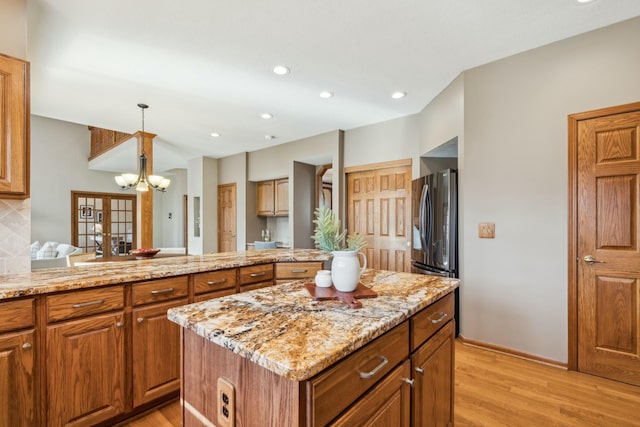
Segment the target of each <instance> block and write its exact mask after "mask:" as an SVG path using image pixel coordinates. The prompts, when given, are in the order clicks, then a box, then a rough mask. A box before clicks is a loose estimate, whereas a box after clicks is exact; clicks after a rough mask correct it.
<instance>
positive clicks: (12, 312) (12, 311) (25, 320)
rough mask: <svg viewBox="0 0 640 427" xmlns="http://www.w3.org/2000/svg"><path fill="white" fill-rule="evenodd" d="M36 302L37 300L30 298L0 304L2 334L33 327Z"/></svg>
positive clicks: (0, 330)
mask: <svg viewBox="0 0 640 427" xmlns="http://www.w3.org/2000/svg"><path fill="white" fill-rule="evenodd" d="M34 302H35V298H29V299H20V300H13V301H12V300H9V301H8V302H3V303H0V332H6V331H13V330H17V329H24V328H30V327H31V326H33V323H34V318H33V314H34V313H35V310H34V306H33V304H34Z"/></svg>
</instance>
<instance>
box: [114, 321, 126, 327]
mask: <svg viewBox="0 0 640 427" xmlns="http://www.w3.org/2000/svg"><path fill="white" fill-rule="evenodd" d="M116 326H117V327H118V328H122V327H123V326H124V322H117V323H116Z"/></svg>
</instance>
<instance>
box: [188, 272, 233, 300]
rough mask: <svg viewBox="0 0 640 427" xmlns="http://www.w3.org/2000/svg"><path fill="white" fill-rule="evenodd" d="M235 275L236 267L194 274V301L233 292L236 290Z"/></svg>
mask: <svg viewBox="0 0 640 427" xmlns="http://www.w3.org/2000/svg"><path fill="white" fill-rule="evenodd" d="M237 276H238V269H237V268H229V269H226V270H218V271H210V272H207V273H196V274H194V275H193V290H194V293H195V297H194V302H200V301H205V300H208V299H212V298H218V297H223V296H226V295H231V294H235V293H236V292H237V289H236V287H237V283H238V280H237Z"/></svg>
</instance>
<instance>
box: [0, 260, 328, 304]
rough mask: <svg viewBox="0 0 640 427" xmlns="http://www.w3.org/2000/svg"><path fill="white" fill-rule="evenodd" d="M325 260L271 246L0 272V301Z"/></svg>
mask: <svg viewBox="0 0 640 427" xmlns="http://www.w3.org/2000/svg"><path fill="white" fill-rule="evenodd" d="M328 259H329V254H328V253H326V252H323V251H320V250H316V249H273V250H262V251H248V252H222V253H215V254H207V255H185V256H175V257H167V258H155V259H153V258H152V259H148V260H131V261H128V262H96V263H95V265H83V266H79V267H59V268H48V269H42V270H36V271H33V272H31V273H23V274H11V275H4V276H3V275H0V300H2V299H6V298H14V297H21V296H28V295H39V294H47V293H51V292H60V291H69V290H75V289H84V288H92V287H98V286H106V285H113V284H118V283H123V282H135V281H142V280H151V279H159V278H166V277H173V276H179V275H185V274H193V273H199V272H208V271H216V270H222V269H227V268H236V267H243V266H249V265H255V264H260V263H270V262H271V263H273V262H289V261H291V262H304V261H326V260H328ZM105 261H106V260H105Z"/></svg>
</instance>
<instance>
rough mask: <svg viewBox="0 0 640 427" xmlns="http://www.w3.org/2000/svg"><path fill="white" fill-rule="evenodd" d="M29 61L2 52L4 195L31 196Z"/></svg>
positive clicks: (0, 170)
mask: <svg viewBox="0 0 640 427" xmlns="http://www.w3.org/2000/svg"><path fill="white" fill-rule="evenodd" d="M29 117H30V112H29V63H28V62H25V61H22V60H20V59H16V58H11V57H8V56H5V55H0V198H19V199H26V198H27V197H29Z"/></svg>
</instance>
